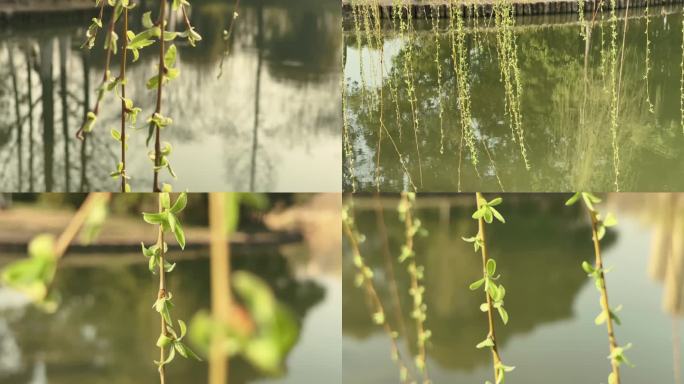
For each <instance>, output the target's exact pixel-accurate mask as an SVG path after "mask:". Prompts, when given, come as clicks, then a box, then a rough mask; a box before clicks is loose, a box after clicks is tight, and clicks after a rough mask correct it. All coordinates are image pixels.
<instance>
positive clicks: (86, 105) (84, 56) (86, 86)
mask: <svg viewBox="0 0 684 384" xmlns="http://www.w3.org/2000/svg"><path fill="white" fill-rule="evenodd" d="M81 60H82V62H83V121H86V120H87V119H88V112H89V111H90V59H89V56H88V53H86V52H83V53H81ZM87 137H88V136H84V137H83V140H81V186H80V187H79V189H80V191H81V192H85V191H86V190H87V189H88V179H87V176H86V169H87V168H88V158H87V156H86V149H87V148H88V147H87V143H88V139H87Z"/></svg>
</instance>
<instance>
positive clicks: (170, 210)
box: [142, 193, 200, 384]
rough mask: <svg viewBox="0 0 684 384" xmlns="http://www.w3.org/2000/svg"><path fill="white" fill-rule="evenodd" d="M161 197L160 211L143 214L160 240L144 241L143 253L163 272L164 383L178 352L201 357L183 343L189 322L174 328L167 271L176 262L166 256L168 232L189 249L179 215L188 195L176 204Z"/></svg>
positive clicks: (157, 306) (158, 304)
mask: <svg viewBox="0 0 684 384" xmlns="http://www.w3.org/2000/svg"><path fill="white" fill-rule="evenodd" d="M158 196H159V212H157V213H143V219H144V220H145V222H147V223H149V224H152V225H156V226H157V242H156V243H155V244H154V245H153V246H151V247H149V248H146V247H145V244H142V253H143V255H144V256H145V257H147V258H148V259H149V263H148V264H149V269H150V272H152V273H153V274H155V273H159V292H158V293H157V300H156V301H155V303H154V305H153V308H154V309H155V311H157V312H158V313H159V316H160V323H161V333H160V335H159V338H158V339H157V346H158V347H159V361H155V364H157V366H158V369H159V380H160V382H161V383H162V384H164V382H165V366H166V365H167V364H169V363H170V362H171V361H173V359H174V357H175V355H176V352H178V354H180V355H181V356H183V357H185V358H188V357H192V358H194V359H197V360H200V358H199V357H198V356H197V355H196V354H195V353H194V352H193V351H192V350H190V348H188V347H187V346H186V345H185V344H184V343H183V342H182V340H183V338H184V337H185V334H186V332H187V327H186V325H185V322H183V320H178V329H177V330H176V328H174V327H175V325H174V324H173V321H172V318H171V308H172V307H173V304H172V302H171V299H172V298H173V295H172V293H171V292H170V291H169V290H168V288H167V285H166V273H169V272H171V271H173V270H174V268H175V267H176V264H175V263H171V262H169V261H168V260H167V259H166V252H167V250H168V245H167V244H166V242H165V241H164V234H165V233H166V232H170V233H172V234H173V236H174V237H175V239H176V242H177V243H178V245H179V246H180V247H181V249H185V234H184V232H183V228H182V227H181V223H180V221H179V219H178V217H177V216H176V215H178V214H179V213H180V212H181V211H183V209H185V205H186V204H187V195H186V194H185V193H181V194H180V195H179V196H178V198H177V199H176V202H175V203H174V204H173V205H172V204H171V198H170V197H169V194H168V193H160V194H158ZM167 349H168V354H167Z"/></svg>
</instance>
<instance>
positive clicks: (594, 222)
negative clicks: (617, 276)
mask: <svg viewBox="0 0 684 384" xmlns="http://www.w3.org/2000/svg"><path fill="white" fill-rule="evenodd" d="M587 213H588V214H589V218H590V219H591V232H592V235H593V236H592V239H593V242H594V255H595V261H594V263H595V266H594V267H595V269H596V271H598V274H599V278H598V281H599V284H598V288H599V291H600V292H601V309H602V310H603V311H604V312H605V313H606V314H607V316H606V328H607V330H608V344H609V345H610V354H611V356H612V355H613V351H614V350H615V349H616V348H617V347H618V345H617V339H616V338H615V332H614V328H613V316H611V312H610V306H609V304H608V289H607V288H606V279H605V275H604V272H603V260H602V258H601V245H600V243H599V241H600V240H599V236H598V221H599V220H598V217H597V213H596V212H595V211H593V210H591V209H589V208H587ZM610 365H611V367H612V370H613V373H614V374H615V379H616V381H615V384H620V366H619V363H618V361H617V360H616V359H613V358H611V359H610Z"/></svg>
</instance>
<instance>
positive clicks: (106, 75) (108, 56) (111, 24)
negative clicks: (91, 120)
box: [76, 1, 116, 141]
mask: <svg viewBox="0 0 684 384" xmlns="http://www.w3.org/2000/svg"><path fill="white" fill-rule="evenodd" d="M102 3H103V6H104V3H105V1H103V2H102ZM115 15H116V7H112V17H111V19H110V20H109V26H108V27H107V38H106V39H111V38H112V33H113V32H114V23H115V21H116V20H115ZM111 47H112V46H111V44H107V49H106V51H105V52H106V58H105V68H104V72H103V73H102V81H101V82H100V87H102V85H104V84H105V83H106V82H107V80H109V64H110V63H111V61H112V48H111ZM100 101H102V97H100V96H99V95H98V97H97V98H96V99H95V106H93V110H92V112H93V113H94V114H96V115H97V113H98V112H99V110H100ZM84 123H85V122H84ZM84 127H85V124H84V125H83V126H81V128H79V129H78V131H76V138H77V139H79V140H84V141H85V140H86V135H84V133H85V132H84V131H83V128H84Z"/></svg>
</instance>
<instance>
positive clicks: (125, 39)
mask: <svg viewBox="0 0 684 384" xmlns="http://www.w3.org/2000/svg"><path fill="white" fill-rule="evenodd" d="M103 2H104V0H103ZM127 32H128V8H126V7H124V9H123V29H122V38H123V47H122V49H121V72H120V74H119V79H120V80H121V164H123V167H122V168H121V175H119V177H120V178H121V192H126V114H127V113H128V108H126V102H125V99H126V58H127V53H128V52H127V51H128V34H127Z"/></svg>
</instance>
